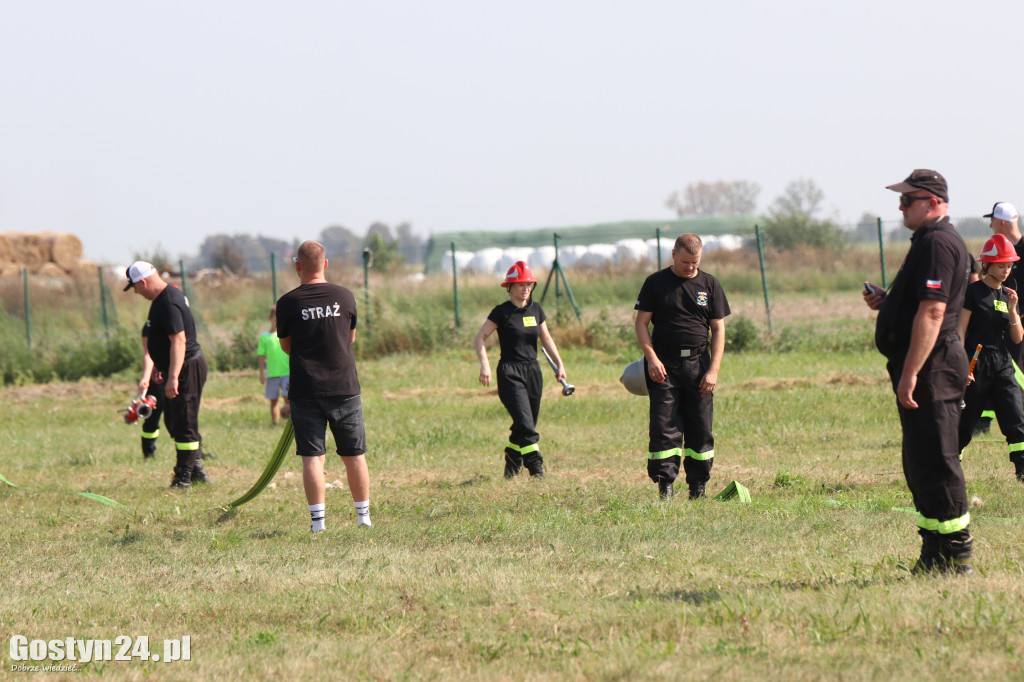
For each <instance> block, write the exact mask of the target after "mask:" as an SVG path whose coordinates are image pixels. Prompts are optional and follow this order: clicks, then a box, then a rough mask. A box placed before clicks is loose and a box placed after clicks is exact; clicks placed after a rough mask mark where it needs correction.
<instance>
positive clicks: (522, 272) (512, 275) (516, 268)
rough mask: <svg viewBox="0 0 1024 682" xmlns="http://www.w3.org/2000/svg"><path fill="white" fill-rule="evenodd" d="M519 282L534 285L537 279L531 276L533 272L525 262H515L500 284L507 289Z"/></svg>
mask: <svg viewBox="0 0 1024 682" xmlns="http://www.w3.org/2000/svg"><path fill="white" fill-rule="evenodd" d="M521 282H525V283H527V284H536V283H537V278H536V277H534V276H533V270H531V269H530V266H529V265H527V264H526V262H525V261H521V260H517V261H516V262H515V264H514V265H513V266H512V267H510V268H509V269H508V272H507V273H506V274H505V281H504V282H502V283H501V286H503V287H505V288H506V289H508V287H509V285H510V284H519V283H521Z"/></svg>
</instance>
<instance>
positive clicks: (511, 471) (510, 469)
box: [505, 448, 523, 479]
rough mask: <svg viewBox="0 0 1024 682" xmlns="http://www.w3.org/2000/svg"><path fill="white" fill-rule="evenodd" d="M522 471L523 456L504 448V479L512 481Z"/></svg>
mask: <svg viewBox="0 0 1024 682" xmlns="http://www.w3.org/2000/svg"><path fill="white" fill-rule="evenodd" d="M522 470H523V456H522V455H520V454H519V453H518V452H513V451H512V450H509V449H508V448H505V478H508V479H512V478H515V477H516V476H518V475H519V472H520V471H522Z"/></svg>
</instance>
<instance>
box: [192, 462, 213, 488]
mask: <svg viewBox="0 0 1024 682" xmlns="http://www.w3.org/2000/svg"><path fill="white" fill-rule="evenodd" d="M191 480H192V483H209V482H210V475H209V474H207V473H206V469H204V468H203V460H201V459H197V460H196V462H195V465H194V466H193V467H192V479H191Z"/></svg>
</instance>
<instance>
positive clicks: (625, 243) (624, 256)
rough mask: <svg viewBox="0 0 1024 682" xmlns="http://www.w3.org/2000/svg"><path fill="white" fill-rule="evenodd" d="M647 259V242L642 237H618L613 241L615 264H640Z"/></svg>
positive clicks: (613, 260) (613, 259)
mask: <svg viewBox="0 0 1024 682" xmlns="http://www.w3.org/2000/svg"><path fill="white" fill-rule="evenodd" d="M646 261H647V242H645V241H644V240H643V239H620V240H619V241H617V242H615V255H614V256H613V257H612V262H613V263H614V264H615V265H640V264H642V263H645V262H646Z"/></svg>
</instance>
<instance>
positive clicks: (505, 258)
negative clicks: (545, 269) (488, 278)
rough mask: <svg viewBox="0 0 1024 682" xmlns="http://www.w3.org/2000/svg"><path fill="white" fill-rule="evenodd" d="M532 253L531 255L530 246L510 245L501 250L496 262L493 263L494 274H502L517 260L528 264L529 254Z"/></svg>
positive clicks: (531, 249)
mask: <svg viewBox="0 0 1024 682" xmlns="http://www.w3.org/2000/svg"><path fill="white" fill-rule="evenodd" d="M532 255H533V248H532V247H529V248H526V247H522V246H512V247H509V248H507V249H505V250H504V251H502V253H501V258H499V259H498V262H497V263H495V265H494V274H496V275H502V276H504V275H505V273H507V272H508V270H509V268H511V267H512V266H513V265H515V264H516V263H518V262H519V261H523V262H524V263H526V264H527V265H529V259H530V256H532Z"/></svg>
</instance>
